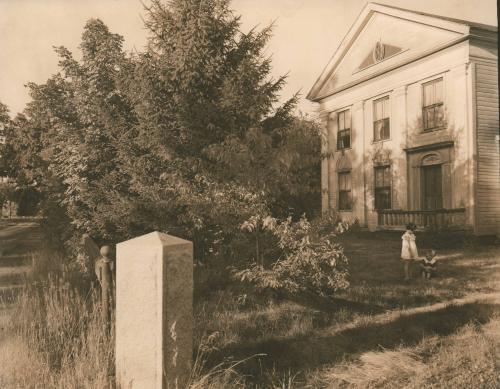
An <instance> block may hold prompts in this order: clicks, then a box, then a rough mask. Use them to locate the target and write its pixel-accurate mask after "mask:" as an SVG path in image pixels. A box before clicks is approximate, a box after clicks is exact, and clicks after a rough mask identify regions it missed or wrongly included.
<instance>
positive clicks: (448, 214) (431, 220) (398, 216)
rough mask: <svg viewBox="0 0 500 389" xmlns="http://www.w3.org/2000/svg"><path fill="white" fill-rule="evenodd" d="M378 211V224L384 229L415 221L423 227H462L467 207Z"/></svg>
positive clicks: (399, 227) (402, 226)
mask: <svg viewBox="0 0 500 389" xmlns="http://www.w3.org/2000/svg"><path fill="white" fill-rule="evenodd" d="M377 212H378V225H379V228H382V229H401V228H404V226H406V225H407V224H408V223H411V222H413V223H415V224H416V225H417V227H418V228H422V229H436V230H440V229H462V228H465V226H466V224H467V223H466V219H465V208H455V209H435V210H432V211H423V210H421V211H405V210H400V209H384V210H379V211H377Z"/></svg>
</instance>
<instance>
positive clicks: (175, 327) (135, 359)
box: [116, 232, 193, 389]
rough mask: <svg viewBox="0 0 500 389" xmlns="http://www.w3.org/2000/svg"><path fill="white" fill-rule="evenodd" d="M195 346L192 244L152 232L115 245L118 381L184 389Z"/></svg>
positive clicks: (138, 388)
mask: <svg viewBox="0 0 500 389" xmlns="http://www.w3.org/2000/svg"><path fill="white" fill-rule="evenodd" d="M192 348H193V245H192V243H191V242H189V241H186V240H183V239H180V238H177V237H174V236H171V235H167V234H164V233H160V232H152V233H150V234H147V235H143V236H140V237H138V238H134V239H131V240H128V241H125V242H122V243H119V244H118V245H117V246H116V380H117V385H118V387H120V388H122V389H178V388H179V389H180V388H184V387H185V386H186V384H187V382H188V379H189V375H190V371H191V361H192Z"/></svg>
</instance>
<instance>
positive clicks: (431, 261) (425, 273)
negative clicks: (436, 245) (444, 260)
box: [420, 250, 438, 280]
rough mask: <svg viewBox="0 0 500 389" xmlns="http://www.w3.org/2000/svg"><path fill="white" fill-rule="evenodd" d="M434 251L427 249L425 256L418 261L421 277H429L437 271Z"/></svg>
mask: <svg viewBox="0 0 500 389" xmlns="http://www.w3.org/2000/svg"><path fill="white" fill-rule="evenodd" d="M437 262H438V261H437V259H436V251H434V250H429V251H427V253H426V254H425V257H424V258H423V259H422V260H421V261H420V269H421V270H422V278H424V279H427V280H428V279H429V278H431V276H432V275H435V274H436V271H437Z"/></svg>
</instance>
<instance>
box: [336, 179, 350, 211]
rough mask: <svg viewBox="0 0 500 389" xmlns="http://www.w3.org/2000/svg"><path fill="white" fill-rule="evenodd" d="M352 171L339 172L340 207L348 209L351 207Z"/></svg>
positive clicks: (344, 209) (342, 209)
mask: <svg viewBox="0 0 500 389" xmlns="http://www.w3.org/2000/svg"><path fill="white" fill-rule="evenodd" d="M351 200H352V198H351V172H340V173H339V209H340V210H341V211H348V210H350V209H351V204H352V201H351Z"/></svg>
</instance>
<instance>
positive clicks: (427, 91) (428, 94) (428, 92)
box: [424, 84, 432, 107]
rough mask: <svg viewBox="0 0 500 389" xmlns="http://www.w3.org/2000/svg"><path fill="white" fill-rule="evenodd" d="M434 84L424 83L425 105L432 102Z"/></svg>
mask: <svg viewBox="0 0 500 389" xmlns="http://www.w3.org/2000/svg"><path fill="white" fill-rule="evenodd" d="M431 95H432V84H424V107H427V106H429V105H431V104H432V96H431Z"/></svg>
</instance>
